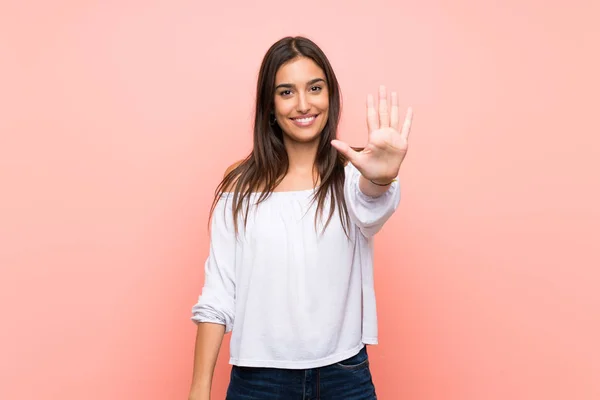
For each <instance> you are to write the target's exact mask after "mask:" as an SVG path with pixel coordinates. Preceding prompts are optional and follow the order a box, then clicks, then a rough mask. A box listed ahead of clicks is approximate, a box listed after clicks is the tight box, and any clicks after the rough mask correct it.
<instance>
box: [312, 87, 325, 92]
mask: <svg viewBox="0 0 600 400" xmlns="http://www.w3.org/2000/svg"><path fill="white" fill-rule="evenodd" d="M310 90H311V91H313V92H320V91H321V90H322V88H321V86H313V87H311V88H310Z"/></svg>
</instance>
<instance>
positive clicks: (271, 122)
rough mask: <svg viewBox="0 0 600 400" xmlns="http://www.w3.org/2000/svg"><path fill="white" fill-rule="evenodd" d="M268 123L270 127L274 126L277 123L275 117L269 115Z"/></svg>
mask: <svg viewBox="0 0 600 400" xmlns="http://www.w3.org/2000/svg"><path fill="white" fill-rule="evenodd" d="M269 123H270V124H271V125H275V124H276V123H277V117H275V114H273V113H271V120H270V121H269Z"/></svg>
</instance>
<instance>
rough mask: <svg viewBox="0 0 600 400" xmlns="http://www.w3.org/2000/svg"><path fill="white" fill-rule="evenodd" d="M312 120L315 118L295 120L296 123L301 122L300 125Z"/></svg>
mask: <svg viewBox="0 0 600 400" xmlns="http://www.w3.org/2000/svg"><path fill="white" fill-rule="evenodd" d="M313 119H315V117H308V118H296V121H298V122H302V123H306V122H310V121H312V120H313Z"/></svg>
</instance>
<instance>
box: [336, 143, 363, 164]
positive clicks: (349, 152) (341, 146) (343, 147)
mask: <svg viewBox="0 0 600 400" xmlns="http://www.w3.org/2000/svg"><path fill="white" fill-rule="evenodd" d="M331 145H332V146H333V147H335V148H336V149H337V151H339V152H340V153H342V154H343V155H344V156H345V157H346V158H347V159H348V160H349V161H350V162H353V161H354V160H356V156H357V155H358V152H357V151H355V150H354V149H352V147H350V146H349V145H348V144H347V143H344V142H342V141H341V140H337V139H334V140H332V141H331Z"/></svg>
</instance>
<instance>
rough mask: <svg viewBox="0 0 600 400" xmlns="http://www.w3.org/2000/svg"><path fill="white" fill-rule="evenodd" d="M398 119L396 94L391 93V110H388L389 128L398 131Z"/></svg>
mask: <svg viewBox="0 0 600 400" xmlns="http://www.w3.org/2000/svg"><path fill="white" fill-rule="evenodd" d="M399 123H400V119H399V118H398V93H396V92H392V108H391V110H390V126H391V127H392V128H394V129H395V130H399V126H398V124H399Z"/></svg>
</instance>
